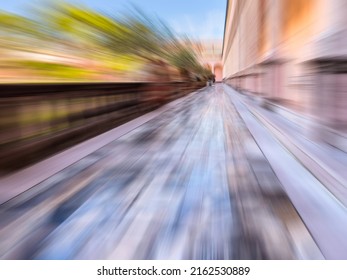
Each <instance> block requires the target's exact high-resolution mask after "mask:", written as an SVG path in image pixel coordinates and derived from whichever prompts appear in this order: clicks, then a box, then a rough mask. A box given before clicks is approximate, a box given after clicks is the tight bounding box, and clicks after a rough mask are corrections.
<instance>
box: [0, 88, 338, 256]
mask: <svg viewBox="0 0 347 280" xmlns="http://www.w3.org/2000/svg"><path fill="white" fill-rule="evenodd" d="M252 118H253V119H252ZM249 129H250V130H249ZM260 129H264V127H263V128H261V125H260V123H259V122H255V119H254V117H253V116H252V115H251V113H250V112H249V111H248V110H247V109H246V107H244V105H243V104H242V102H241V99H239V97H237V96H236V92H234V91H233V90H231V89H230V88H229V87H227V86H225V85H222V84H217V85H215V86H213V87H208V88H206V89H205V90H203V91H200V92H197V93H195V94H192V95H190V96H188V97H187V98H185V99H184V100H183V101H182V102H181V103H179V104H177V105H176V106H168V107H167V110H165V111H164V110H163V111H162V112H161V113H160V114H158V116H156V117H154V118H152V119H151V120H149V121H148V122H145V123H144V124H142V125H140V126H138V127H135V128H134V129H132V130H130V131H129V132H128V133H126V134H125V135H123V136H121V137H119V138H117V139H115V140H114V141H112V142H110V143H108V144H106V145H104V146H103V147H101V148H100V149H98V150H96V151H94V152H93V153H91V154H89V155H87V156H85V157H83V158H81V159H79V160H78V161H76V162H75V163H73V164H72V165H69V166H68V167H66V168H65V169H63V170H61V171H60V172H58V173H55V174H54V175H52V176H51V177H49V178H48V179H46V180H44V181H42V182H41V183H39V184H37V185H35V186H34V187H33V188H31V189H29V190H28V191H26V192H23V193H22V194H20V195H18V196H16V197H14V198H13V199H11V200H9V201H7V202H6V203H4V204H2V205H1V209H0V258H3V259H4V258H5V259H298V258H299V259H321V258H324V256H325V257H327V255H326V254H325V251H324V250H322V248H323V249H326V248H324V246H323V247H322V245H321V244H325V243H324V242H325V241H324V240H326V237H324V238H323V239H324V240H323V241H321V242H323V243H321V244H318V246H317V244H316V243H315V241H314V240H316V237H314V238H312V236H311V234H310V231H311V229H310V230H308V229H307V227H306V226H305V224H304V222H303V221H302V220H301V218H300V216H299V215H298V213H297V211H296V210H295V208H294V206H293V204H292V203H291V201H290V200H289V198H288V196H287V193H288V194H289V195H290V196H291V195H293V192H294V193H295V192H296V190H297V187H295V186H291V187H288V186H285V185H283V183H284V182H286V180H292V175H293V174H292V173H291V172H288V174H289V175H288V174H287V173H286V172H285V174H287V175H288V176H287V177H286V178H285V179H283V178H284V177H283V176H282V178H281V175H280V174H282V175H283V170H279V168H281V166H282V165H283V164H285V162H284V160H285V158H286V157H288V158H290V155H289V153H288V152H287V151H286V150H285V149H284V148H283V147H282V146H281V147H282V148H281V147H280V146H275V144H274V145H273V146H272V147H274V151H277V150H278V153H276V152H275V153H273V154H272V156H271V155H269V154H268V153H269V143H272V142H271V141H276V140H275V139H274V138H271V137H272V136H270V135H267V136H266V137H270V138H271V139H272V140H268V141H269V142H266V143H267V144H266V143H265V142H264V141H265V140H264V139H257V141H256V140H255V138H254V136H255V135H256V134H257V133H260V132H259V131H260ZM257 131H258V132H257ZM260 138H262V137H260ZM264 143H265V145H268V147H267V148H266V147H265V148H264V147H263V146H262V145H264ZM271 145H272V144H270V146H271ZM277 145H279V144H277ZM264 149H265V151H264ZM280 149H282V150H281V151H279V150H280ZM276 154H277V155H278V156H277V158H276ZM281 155H284V156H283V158H282V159H281V158H279V157H280V156H281ZM281 160H282V163H280V164H278V166H279V167H278V168H274V164H275V165H276V164H277V163H278V162H280V161H281ZM296 164H299V163H296ZM294 165H295V163H294ZM299 165H300V164H299ZM295 168H298V169H297V170H301V171H300V172H304V171H302V169H303V168H304V167H302V166H301V167H300V166H299V167H297V166H296V167H295ZM300 168H301V169H300ZM47 169H49V166H47ZM281 172H282V173H281ZM306 172H307V171H306ZM300 174H304V173H300ZM303 176H306V173H305V174H304V175H303ZM305 178H306V177H305ZM305 178H303V179H305ZM307 178H308V177H307ZM309 180H311V179H309ZM311 181H312V180H311ZM310 184H315V182H314V183H312V182H311V183H310ZM7 187H9V186H7ZM288 188H291V189H288ZM296 194H297V193H296ZM299 198H300V195H299ZM291 199H292V200H293V198H292V197H291ZM293 201H294V200H293ZM297 203H299V207H300V205H302V202H300V201H299V202H297ZM300 203H301V204H300ZM308 203H310V201H308ZM295 207H296V208H298V205H296V206H295ZM311 207H313V208H314V207H319V205H312V206H311ZM342 214H343V213H342ZM343 215H344V214H343ZM313 216H314V215H313ZM311 217H312V213H311ZM341 217H342V216H341ZM318 218H319V217H318ZM305 223H306V221H305ZM328 249H329V248H328ZM327 252H328V258H334V256H332V255H329V252H330V251H329V250H327ZM340 256H343V255H336V256H335V257H340Z"/></svg>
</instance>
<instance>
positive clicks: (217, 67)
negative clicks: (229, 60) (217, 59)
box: [213, 63, 223, 82]
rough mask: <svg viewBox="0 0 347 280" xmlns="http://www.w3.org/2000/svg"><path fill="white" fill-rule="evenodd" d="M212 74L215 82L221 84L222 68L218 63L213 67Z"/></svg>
mask: <svg viewBox="0 0 347 280" xmlns="http://www.w3.org/2000/svg"><path fill="white" fill-rule="evenodd" d="M213 73H214V74H215V76H216V82H221V81H222V80H223V66H222V65H221V64H220V63H217V64H216V65H215V66H214V71H213Z"/></svg>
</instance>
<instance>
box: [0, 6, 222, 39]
mask: <svg viewBox="0 0 347 280" xmlns="http://www.w3.org/2000/svg"><path fill="white" fill-rule="evenodd" d="M48 1H52V0H12V1H7V0H5V1H1V2H2V3H1V4H0V10H5V11H9V12H14V13H19V14H24V15H25V13H26V12H27V11H28V10H29V7H30V6H35V5H42V3H44V2H48ZM56 1H58V0H56ZM66 2H70V3H74V4H80V5H85V6H88V7H90V8H93V9H96V10H99V11H106V12H108V13H111V12H121V11H124V10H126V8H127V7H128V6H130V4H131V3H133V4H135V5H136V6H138V7H140V8H141V9H142V10H144V11H145V12H147V13H149V14H155V15H158V16H159V17H160V18H162V19H164V21H166V22H167V23H168V24H169V25H170V26H171V27H172V28H173V29H174V30H176V32H178V33H179V34H187V35H189V36H190V37H193V38H194V39H200V40H209V39H214V40H215V39H220V40H222V39H223V33H224V20H225V9H226V0H213V1H211V0H66Z"/></svg>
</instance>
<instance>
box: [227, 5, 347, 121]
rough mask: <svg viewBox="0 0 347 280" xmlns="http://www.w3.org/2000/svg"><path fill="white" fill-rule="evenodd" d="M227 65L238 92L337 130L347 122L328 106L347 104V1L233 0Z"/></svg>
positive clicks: (229, 14)
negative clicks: (305, 115) (262, 97)
mask: <svg viewBox="0 0 347 280" xmlns="http://www.w3.org/2000/svg"><path fill="white" fill-rule="evenodd" d="M222 61H223V69H224V70H223V78H224V80H226V81H227V82H228V83H229V84H232V85H233V86H235V87H238V88H241V89H243V90H247V91H250V92H253V93H255V94H258V95H262V96H264V97H267V98H272V99H274V100H276V101H278V102H280V103H282V104H284V105H285V106H289V107H290V108H292V109H294V110H298V111H300V112H301V113H304V114H307V115H309V116H311V117H316V118H320V119H323V120H324V121H325V122H326V123H330V124H332V125H333V126H334V125H335V124H338V123H339V124H343V123H345V124H346V122H347V114H345V113H344V114H343V113H341V112H342V109H341V108H340V107H341V106H337V105H336V104H335V103H334V102H327V99H329V98H330V99H331V98H333V99H334V100H337V99H338V100H340V101H341V102H342V103H343V104H345V103H347V102H346V100H347V93H346V90H344V89H343V86H342V85H345V84H346V74H345V73H346V72H347V70H346V68H347V67H346V65H347V1H346V0H230V1H228V11H227V20H226V26H225V36H224V45H223V57H222ZM342 77H343V78H342ZM317 81H319V83H318V82H317ZM323 81H324V82H323ZM322 89H324V92H322ZM323 96H324V97H323ZM322 100H325V101H324V102H323V101H322ZM324 104H329V105H327V106H324ZM336 106H337V107H336ZM338 108H340V109H338ZM345 126H346V125H345Z"/></svg>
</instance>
